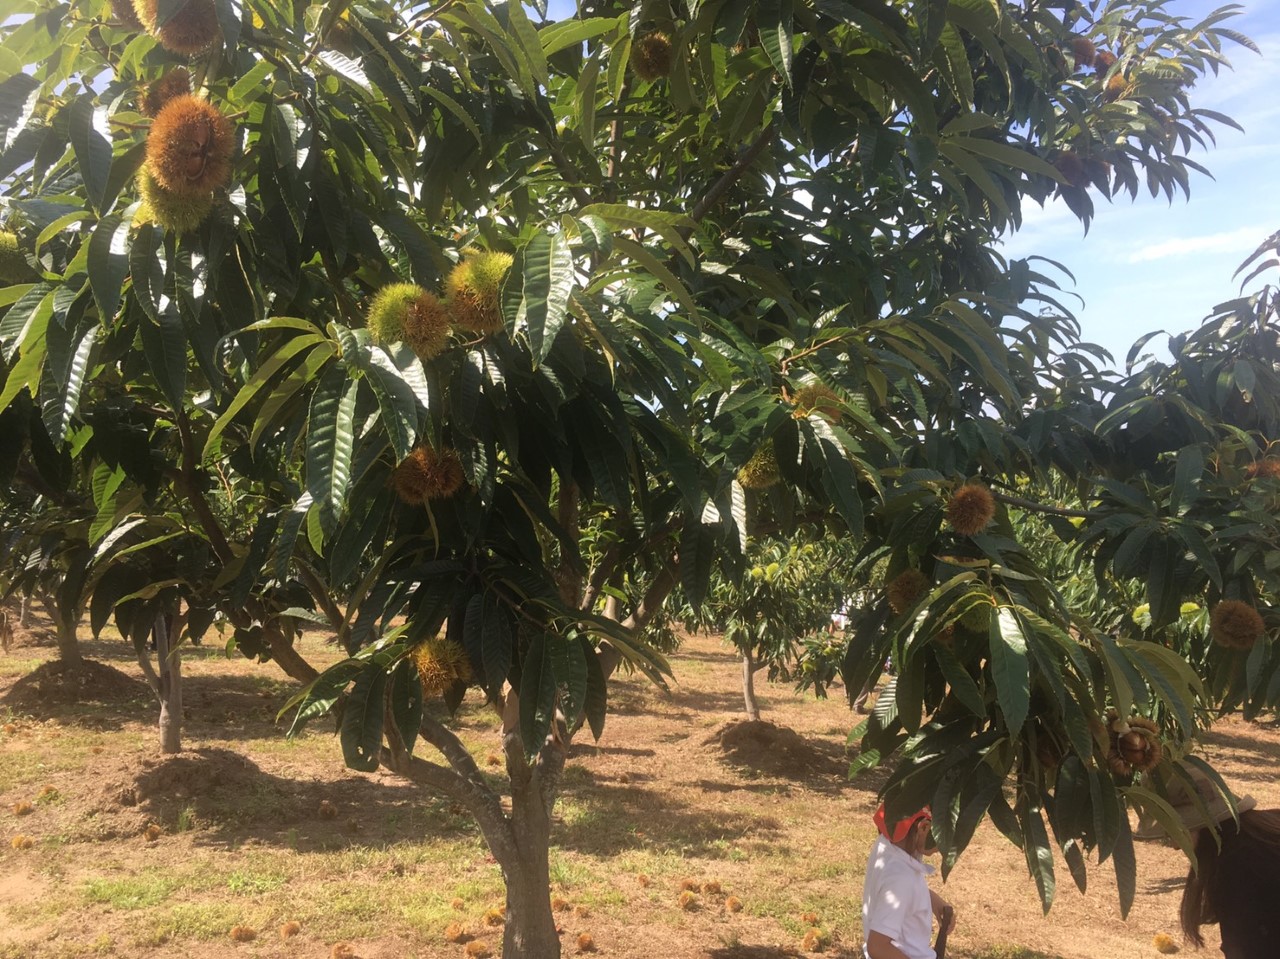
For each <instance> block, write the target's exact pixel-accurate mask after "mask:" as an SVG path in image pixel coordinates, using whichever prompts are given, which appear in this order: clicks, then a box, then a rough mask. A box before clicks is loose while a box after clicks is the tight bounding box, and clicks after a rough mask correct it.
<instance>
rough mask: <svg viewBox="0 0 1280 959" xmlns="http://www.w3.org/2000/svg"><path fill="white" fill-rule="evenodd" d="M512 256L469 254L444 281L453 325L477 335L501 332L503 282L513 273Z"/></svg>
mask: <svg viewBox="0 0 1280 959" xmlns="http://www.w3.org/2000/svg"><path fill="white" fill-rule="evenodd" d="M511 263H512V258H511V254H509V253H496V252H493V251H491V250H479V251H473V252H471V253H467V254H466V255H464V256H463V258H462V261H461V262H460V263H458V265H457V266H455V267H454V268H453V269H452V270H451V271H450V272H449V277H448V279H447V280H445V293H446V294H448V299H449V310H450V312H451V313H452V314H453V325H454V326H456V327H458V328H459V329H462V330H471V331H473V332H476V333H497V332H498V331H499V330H501V329H502V326H503V323H502V281H503V280H504V279H505V278H506V276H507V271H508V270H510V269H511Z"/></svg>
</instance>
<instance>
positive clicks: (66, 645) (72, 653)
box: [49, 606, 84, 669]
mask: <svg viewBox="0 0 1280 959" xmlns="http://www.w3.org/2000/svg"><path fill="white" fill-rule="evenodd" d="M49 612H50V613H52V614H53V617H54V625H55V626H56V627H57V630H58V658H59V659H60V660H62V661H63V662H64V663H66V664H67V665H68V666H70V667H72V668H73V669H79V668H80V666H81V665H82V664H83V663H84V657H83V656H81V655H80V640H79V638H77V636H76V628H77V627H78V626H79V625H80V617H79V615H78V614H77V613H78V611H77V612H72V613H68V614H66V615H64V614H63V611H62V610H61V609H59V608H58V607H56V606H50V607H49Z"/></svg>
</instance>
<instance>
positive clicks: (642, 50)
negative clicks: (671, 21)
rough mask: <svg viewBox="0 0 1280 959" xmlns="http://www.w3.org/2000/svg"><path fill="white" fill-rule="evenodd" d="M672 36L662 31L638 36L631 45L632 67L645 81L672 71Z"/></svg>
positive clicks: (658, 78)
mask: <svg viewBox="0 0 1280 959" xmlns="http://www.w3.org/2000/svg"><path fill="white" fill-rule="evenodd" d="M671 60H672V52H671V38H670V37H669V36H667V35H666V34H665V33H663V32H661V31H654V32H653V33H647V34H645V35H644V36H643V37H638V38H637V39H636V40H635V42H634V43H632V45H631V69H632V71H633V72H634V73H635V75H636V76H638V77H639V78H640V79H641V80H643V81H644V82H645V83H652V82H653V81H654V80H660V79H662V78H663V77H665V76H667V75H668V74H670V73H671Z"/></svg>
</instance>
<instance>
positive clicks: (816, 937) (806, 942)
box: [800, 929, 827, 952]
mask: <svg viewBox="0 0 1280 959" xmlns="http://www.w3.org/2000/svg"><path fill="white" fill-rule="evenodd" d="M826 945H827V937H826V936H825V935H824V934H823V932H822V930H821V929H810V930H809V931H808V932H806V933H805V934H804V938H803V939H801V940H800V948H801V949H803V950H804V951H805V952H821V951H822V950H823V949H824V948H826Z"/></svg>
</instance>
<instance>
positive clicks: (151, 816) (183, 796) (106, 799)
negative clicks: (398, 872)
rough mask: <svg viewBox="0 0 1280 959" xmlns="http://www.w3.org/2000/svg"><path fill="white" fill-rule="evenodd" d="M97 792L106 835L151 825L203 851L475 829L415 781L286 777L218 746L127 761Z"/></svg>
mask: <svg viewBox="0 0 1280 959" xmlns="http://www.w3.org/2000/svg"><path fill="white" fill-rule="evenodd" d="M100 794H101V797H102V800H103V801H102V802H101V803H100V804H99V815H98V816H97V817H96V818H97V820H98V822H97V823H96V826H97V828H96V831H97V832H98V833H100V834H106V835H111V834H115V835H118V836H121V837H123V836H137V835H139V834H141V833H143V832H144V830H145V829H146V827H147V826H148V825H150V824H154V825H156V826H158V827H159V830H160V832H161V833H162V834H163V833H165V832H176V831H182V830H184V829H194V830H195V832H194V833H193V838H194V840H195V842H196V843H197V844H198V845H207V846H223V847H228V848H232V847H237V846H240V845H241V844H243V843H244V842H246V841H253V842H256V843H259V844H263V845H270V846H288V847H290V848H292V849H294V850H296V851H299V852H302V851H313V850H333V849H343V848H346V847H349V846H362V845H375V846H383V845H386V844H388V843H391V842H395V841H397V840H399V839H409V838H412V839H421V838H422V837H423V836H424V835H435V836H440V837H446V836H461V835H469V834H472V833H474V832H475V827H474V824H473V823H472V821H471V817H470V816H469V815H468V814H467V813H466V812H465V810H463V809H461V807H457V806H455V805H453V804H451V803H449V802H448V801H446V800H444V799H441V798H439V797H435V796H432V795H430V794H428V793H426V792H425V791H423V790H421V789H419V788H417V787H415V786H413V785H412V784H410V783H405V782H403V781H399V780H384V779H381V778H378V779H375V778H371V777H364V776H358V775H348V776H345V777H344V778H342V779H338V780H332V781H324V780H311V781H305V780H298V779H287V778H283V777H280V776H276V775H274V774H272V773H269V772H267V771H265V770H263V769H262V768H261V767H259V766H258V765H257V764H256V763H254V762H253V761H252V760H250V759H248V758H246V757H245V756H243V755H241V754H239V753H236V752H232V751H231V750H228V749H221V748H218V747H210V748H205V749H193V750H189V751H187V752H184V753H180V754H178V755H175V756H168V757H165V758H163V759H142V760H141V761H140V762H139V760H137V759H133V760H130V761H128V762H127V763H125V764H123V765H122V766H121V767H120V768H119V769H118V770H117V772H116V774H115V775H107V776H106V777H105V781H104V784H103V786H102V787H101V793H100Z"/></svg>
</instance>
